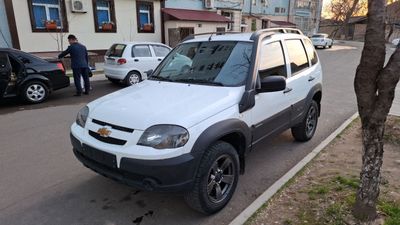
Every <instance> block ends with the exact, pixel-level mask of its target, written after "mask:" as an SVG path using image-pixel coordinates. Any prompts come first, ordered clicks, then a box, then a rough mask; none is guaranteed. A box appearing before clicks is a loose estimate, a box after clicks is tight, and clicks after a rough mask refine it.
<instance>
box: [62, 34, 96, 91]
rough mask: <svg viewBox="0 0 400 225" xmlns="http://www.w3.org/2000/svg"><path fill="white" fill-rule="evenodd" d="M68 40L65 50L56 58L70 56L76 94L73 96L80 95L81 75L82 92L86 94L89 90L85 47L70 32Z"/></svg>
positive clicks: (87, 61)
mask: <svg viewBox="0 0 400 225" xmlns="http://www.w3.org/2000/svg"><path fill="white" fill-rule="evenodd" d="M68 42H69V44H70V45H69V46H68V48H67V49H66V50H65V51H63V52H62V53H61V54H60V55H58V58H59V59H61V58H63V57H65V56H66V55H68V54H69V55H70V56H71V68H72V72H73V75H74V83H75V87H76V94H75V95H74V96H81V95H82V85H81V76H82V78H83V81H84V83H85V92H84V94H85V95H88V94H89V90H90V83H89V60H88V52H87V50H86V47H85V46H84V45H82V44H81V43H79V42H78V39H77V38H76V37H75V35H72V34H70V35H69V36H68Z"/></svg>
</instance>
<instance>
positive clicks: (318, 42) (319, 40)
mask: <svg viewBox="0 0 400 225" xmlns="http://www.w3.org/2000/svg"><path fill="white" fill-rule="evenodd" d="M311 41H312V43H313V45H314V46H315V47H322V48H327V47H329V48H332V46H333V40H332V39H331V38H329V35H328V34H314V35H313V36H311Z"/></svg>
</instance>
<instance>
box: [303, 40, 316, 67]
mask: <svg viewBox="0 0 400 225" xmlns="http://www.w3.org/2000/svg"><path fill="white" fill-rule="evenodd" d="M304 45H305V47H306V51H307V55H308V60H310V61H311V65H315V64H317V62H318V57H317V52H316V51H315V49H314V46H313V44H312V43H311V41H310V40H308V39H305V40H304Z"/></svg>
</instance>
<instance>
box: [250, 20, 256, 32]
mask: <svg viewBox="0 0 400 225" xmlns="http://www.w3.org/2000/svg"><path fill="white" fill-rule="evenodd" d="M256 30H257V20H256V19H252V20H251V31H256Z"/></svg>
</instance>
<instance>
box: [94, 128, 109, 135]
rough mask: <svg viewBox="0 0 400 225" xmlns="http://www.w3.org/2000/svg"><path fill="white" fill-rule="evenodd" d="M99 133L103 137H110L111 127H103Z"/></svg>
mask: <svg viewBox="0 0 400 225" xmlns="http://www.w3.org/2000/svg"><path fill="white" fill-rule="evenodd" d="M97 133H98V134H99V135H100V136H101V137H109V136H110V135H111V130H110V127H102V128H99V129H98V130H97Z"/></svg>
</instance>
